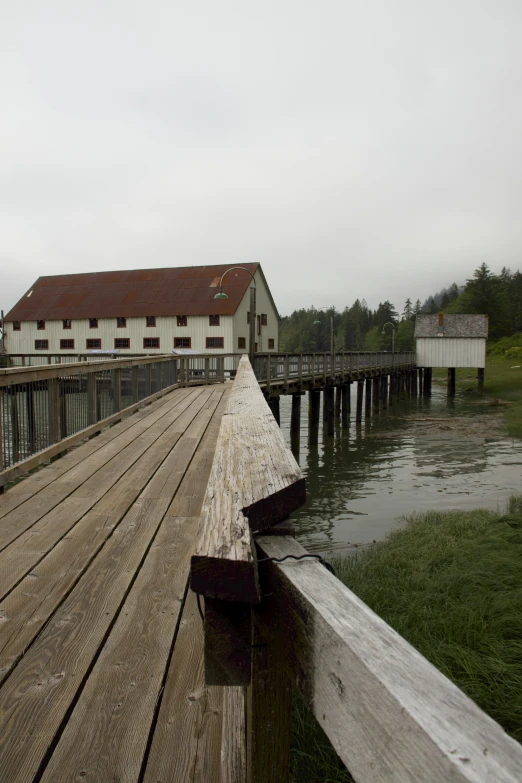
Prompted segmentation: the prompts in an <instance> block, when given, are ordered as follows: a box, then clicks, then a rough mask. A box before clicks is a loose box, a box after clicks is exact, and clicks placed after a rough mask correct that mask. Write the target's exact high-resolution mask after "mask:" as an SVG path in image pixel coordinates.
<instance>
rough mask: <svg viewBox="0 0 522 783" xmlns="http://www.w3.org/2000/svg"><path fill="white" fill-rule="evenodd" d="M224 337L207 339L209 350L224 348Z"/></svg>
mask: <svg viewBox="0 0 522 783" xmlns="http://www.w3.org/2000/svg"><path fill="white" fill-rule="evenodd" d="M224 347H225V338H224V337H207V348H224Z"/></svg>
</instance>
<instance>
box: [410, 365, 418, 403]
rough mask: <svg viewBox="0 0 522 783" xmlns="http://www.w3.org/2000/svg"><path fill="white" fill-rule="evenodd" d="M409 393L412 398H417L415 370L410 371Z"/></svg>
mask: <svg viewBox="0 0 522 783" xmlns="http://www.w3.org/2000/svg"><path fill="white" fill-rule="evenodd" d="M410 375H411V393H412V395H413V397H416V396H417V392H418V388H417V370H412V371H411V373H410Z"/></svg>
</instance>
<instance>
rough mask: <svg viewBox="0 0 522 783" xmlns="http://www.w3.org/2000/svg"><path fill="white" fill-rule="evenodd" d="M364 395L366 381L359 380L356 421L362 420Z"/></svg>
mask: <svg viewBox="0 0 522 783" xmlns="http://www.w3.org/2000/svg"><path fill="white" fill-rule="evenodd" d="M363 397H364V381H357V408H356V411H355V421H361V420H362V409H363Z"/></svg>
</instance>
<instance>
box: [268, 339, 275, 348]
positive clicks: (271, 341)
mask: <svg viewBox="0 0 522 783" xmlns="http://www.w3.org/2000/svg"><path fill="white" fill-rule="evenodd" d="M268 348H269V350H270V349H271V350H273V349H274V339H273V338H272V337H269V338H268Z"/></svg>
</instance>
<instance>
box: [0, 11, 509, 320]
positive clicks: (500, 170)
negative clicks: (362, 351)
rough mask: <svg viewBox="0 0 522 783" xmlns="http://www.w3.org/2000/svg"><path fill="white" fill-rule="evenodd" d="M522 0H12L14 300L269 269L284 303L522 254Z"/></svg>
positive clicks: (415, 286)
mask: <svg viewBox="0 0 522 783" xmlns="http://www.w3.org/2000/svg"><path fill="white" fill-rule="evenodd" d="M521 40H522V2H520V0H357V1H355V0H322V2H319V0H314V1H313V2H312V0H277V2H272V1H271V0H264V2H262V3H261V2H257V3H252V2H249V1H248V0H237V1H236V0H220V2H216V0H190V1H189V0H165V1H163V0H147V1H146V2H145V0H140V1H139V2H131V0H103V1H102V0H72V1H71V2H65V0H60V2H58V1H57V0H16V1H15V0H0V307H3V308H4V310H6V311H7V310H8V309H9V308H10V307H11V306H12V305H13V304H14V303H15V302H16V301H17V300H18V299H19V297H20V296H21V295H22V294H23V293H24V292H25V291H26V289H27V288H28V287H29V286H30V285H31V283H32V282H33V281H34V279H36V277H38V276H39V275H52V274H60V273H64V272H92V271H99V270H109V269H129V268H141V267H158V266H160V267H161V266H189V265H200V264H217V263H230V264H231V265H232V264H238V263H239V264H240V263H241V262H247V261H259V262H260V263H261V264H262V266H263V269H264V271H265V274H266V276H267V279H268V283H269V285H270V287H271V289H272V292H273V295H274V298H275V301H276V304H277V305H278V308H279V310H280V312H281V313H282V314H287V313H289V312H291V310H293V309H294V308H296V307H307V306H310V305H312V304H313V305H315V306H317V307H320V306H326V305H335V306H336V307H338V308H342V307H343V306H344V305H345V304H347V303H351V302H352V301H353V300H354V299H355V298H356V297H361V298H362V297H365V298H366V299H367V301H368V303H369V305H370V306H371V307H376V306H377V304H378V303H379V301H381V300H385V299H390V300H391V301H392V302H394V303H395V304H396V306H397V307H398V308H399V309H401V310H402V305H403V302H404V300H405V298H406V297H407V296H410V297H411V298H413V299H415V298H417V297H420V298H421V299H424V298H426V297H427V296H428V295H429V294H431V293H434V292H435V291H437V290H439V289H440V288H441V287H442V286H444V285H449V284H451V283H452V282H453V281H454V280H455V281H456V282H458V283H460V282H463V281H464V280H465V279H466V277H470V276H471V274H472V272H473V270H474V269H475V268H476V267H477V266H479V264H481V263H482V262H483V261H485V262H486V263H488V264H490V266H491V267H492V269H493V270H494V271H497V272H498V271H500V269H501V267H502V266H503V265H506V266H510V267H511V268H512V269H517V268H519V266H522V264H521V259H522V252H521V250H522V219H521V218H522V215H521V213H522V154H521V144H522V45H521Z"/></svg>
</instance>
